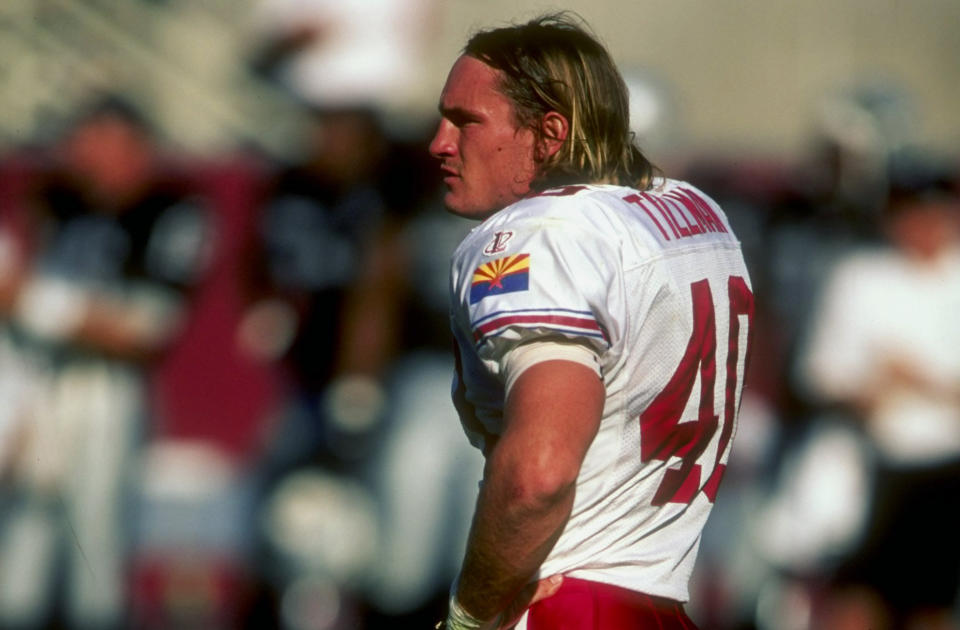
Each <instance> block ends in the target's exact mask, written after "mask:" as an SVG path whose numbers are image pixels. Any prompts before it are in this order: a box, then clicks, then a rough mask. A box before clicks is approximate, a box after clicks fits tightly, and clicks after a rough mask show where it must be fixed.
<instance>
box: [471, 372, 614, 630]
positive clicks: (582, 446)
mask: <svg viewBox="0 0 960 630" xmlns="http://www.w3.org/2000/svg"><path fill="white" fill-rule="evenodd" d="M604 398H605V392H604V388H603V384H602V382H601V381H600V379H599V378H598V377H597V375H596V374H595V373H593V372H592V371H591V370H590V369H589V368H587V367H585V366H583V365H580V364H579V363H574V362H572V361H563V360H551V361H545V362H542V363H538V364H536V365H534V366H532V367H531V368H529V369H528V370H527V371H525V372H524V373H523V374H521V375H520V377H519V378H518V379H517V382H516V383H515V384H514V386H513V389H512V390H511V392H510V395H509V396H508V398H507V401H506V408H505V410H504V419H505V430H504V433H503V435H502V436H500V439H499V440H498V441H497V443H496V445H495V446H494V447H493V449H492V450H491V451H490V452H489V453H488V455H487V463H486V468H485V472H484V483H483V488H482V489H481V492H480V497H479V499H478V501H477V509H476V514H475V515H474V520H473V527H472V530H471V532H470V538H469V541H468V544H467V552H466V556H465V559H464V563H463V569H462V571H461V574H460V580H459V585H458V589H457V600H458V601H459V602H460V604H461V606H463V608H465V609H466V611H467V612H469V613H470V614H471V615H473V616H474V617H477V618H479V619H491V618H493V617H495V616H497V615H498V614H500V613H501V612H502V611H504V609H506V608H508V607H511V608H513V606H510V605H511V602H513V600H514V599H515V598H517V596H518V594H519V593H520V592H521V590H523V588H524V586H525V585H527V583H528V582H529V581H530V579H531V578H532V577H533V576H534V574H535V573H536V571H537V569H538V568H539V567H540V565H541V563H542V562H543V561H544V559H545V558H546V557H547V554H548V553H549V551H550V549H551V548H552V547H553V545H554V543H556V541H557V538H558V537H559V535H560V533H561V532H562V531H563V528H564V526H565V524H566V522H567V519H568V518H569V516H570V510H571V508H572V507H573V499H574V490H575V485H576V479H577V474H578V473H579V471H580V465H581V464H582V462H583V458H584V456H585V455H586V452H587V449H588V448H589V446H590V444H591V443H592V442H593V438H594V436H595V435H596V433H597V430H598V428H599V425H600V418H601V416H602V413H603V403H604ZM525 594H526V593H525ZM530 594H531V595H532V592H531V593H530ZM521 610H522V608H521Z"/></svg>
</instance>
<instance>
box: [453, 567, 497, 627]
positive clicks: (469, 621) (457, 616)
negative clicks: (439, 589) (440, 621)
mask: <svg viewBox="0 0 960 630" xmlns="http://www.w3.org/2000/svg"><path fill="white" fill-rule="evenodd" d="M459 581H460V580H459V578H457V580H456V581H455V582H454V583H453V586H452V587H451V588H450V606H449V612H448V613H447V622H446V624H444V626H443V627H444V628H446V629H447V630H496V629H497V628H499V627H500V615H497V616H496V617H494V618H493V619H489V620H487V621H483V620H482V619H477V618H476V617H474V616H473V615H471V614H470V613H468V612H467V611H466V609H464V607H463V606H461V605H460V602H459V601H457V584H458V583H459Z"/></svg>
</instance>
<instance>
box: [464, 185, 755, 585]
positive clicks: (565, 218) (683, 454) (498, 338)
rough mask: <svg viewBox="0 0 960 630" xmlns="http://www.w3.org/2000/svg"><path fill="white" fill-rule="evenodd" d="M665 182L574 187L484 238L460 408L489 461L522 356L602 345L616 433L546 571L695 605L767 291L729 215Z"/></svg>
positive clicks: (471, 296)
mask: <svg viewBox="0 0 960 630" xmlns="http://www.w3.org/2000/svg"><path fill="white" fill-rule="evenodd" d="M656 184H657V185H656V186H655V187H654V188H653V189H651V190H649V191H639V190H635V189H631V188H626V187H621V186H601V185H591V186H568V187H564V188H558V189H554V190H550V191H546V192H544V193H541V194H539V195H537V196H535V197H530V198H527V199H523V200H521V201H519V202H517V203H515V204H513V205H511V206H509V207H507V208H505V209H503V210H502V211H500V212H498V213H496V214H495V215H493V216H492V217H490V218H488V219H487V220H486V221H484V222H483V223H481V224H480V225H479V226H477V227H476V228H474V230H473V231H472V232H471V233H470V234H469V235H468V236H467V238H466V239H465V240H464V241H463V243H461V245H460V247H459V248H458V249H457V250H456V252H455V253H454V255H453V260H452V273H451V291H452V295H451V297H452V302H451V304H452V307H451V308H452V311H451V320H452V328H453V332H454V336H455V338H456V342H457V350H458V368H457V375H456V377H455V381H454V397H455V399H457V403H458V409H459V410H460V412H461V419H462V421H463V424H464V428H465V430H466V432H467V435H468V436H469V438H470V440H471V442H472V443H473V444H474V445H476V446H477V447H478V448H481V449H482V448H484V445H485V442H486V439H487V437H488V436H491V435H493V436H496V435H499V434H500V433H501V432H502V430H503V405H504V398H505V394H506V392H505V381H504V379H505V367H506V365H507V364H508V361H507V359H508V357H509V356H510V354H511V352H513V351H514V350H515V349H516V348H518V346H520V345H521V344H527V343H531V342H541V341H551V340H556V341H563V342H565V343H570V342H573V343H578V344H582V345H583V346H584V347H587V348H588V349H590V350H591V351H592V352H593V353H594V354H595V355H596V357H597V361H598V363H599V371H600V375H601V378H602V379H603V383H604V386H605V389H606V403H605V407H604V411H603V419H602V421H601V424H600V429H599V432H598V434H597V436H596V438H595V439H594V441H593V443H592V444H591V446H590V448H589V450H588V452H587V455H586V459H585V460H584V462H583V466H582V468H581V470H580V475H579V477H578V479H577V488H576V498H575V502H574V506H573V511H572V513H571V515H570V519H569V521H568V523H567V525H566V527H565V529H564V531H563V533H562V535H561V536H560V539H559V540H558V541H557V543H556V545H555V546H554V548H553V550H552V551H551V552H550V554H549V556H548V558H547V559H546V561H545V562H544V564H543V565H542V567H541V570H540V575H541V576H544V577H545V576H549V575H553V574H556V573H563V574H565V575H569V576H571V577H577V578H582V579H588V580H594V581H599V582H605V583H609V584H614V585H618V586H621V587H625V588H629V589H632V590H635V591H641V592H644V593H648V594H651V595H657V596H662V597H669V598H672V599H675V600H678V601H686V600H687V599H688V592H687V583H688V581H689V577H690V573H691V571H692V568H693V563H694V560H695V557H696V554H697V549H698V546H699V542H700V534H701V531H702V529H703V526H704V524H705V522H706V519H707V516H708V514H709V512H710V509H711V507H712V503H713V500H714V498H715V496H716V493H717V486H718V484H719V483H720V479H721V477H722V476H723V471H724V468H725V464H726V461H727V456H728V454H729V452H730V446H731V441H732V438H733V435H734V433H735V432H736V415H737V409H738V406H739V401H740V393H741V389H742V385H743V378H744V366H745V363H746V356H747V350H748V343H747V342H748V335H749V331H750V320H751V318H752V313H753V295H752V293H751V288H750V279H749V277H748V275H747V269H746V267H745V266H744V262H743V257H742V255H741V251H740V244H739V242H738V241H737V239H736V238H735V236H734V235H733V233H732V232H731V230H730V225H729V223H728V221H727V219H726V217H725V216H724V214H723V212H722V211H721V209H720V208H719V206H718V205H717V204H716V203H715V202H714V201H713V200H711V199H709V198H708V197H707V196H706V195H705V194H704V193H702V192H700V191H699V190H697V189H696V188H694V187H692V186H690V185H689V184H686V183H683V182H679V181H675V180H658V181H657V182H656Z"/></svg>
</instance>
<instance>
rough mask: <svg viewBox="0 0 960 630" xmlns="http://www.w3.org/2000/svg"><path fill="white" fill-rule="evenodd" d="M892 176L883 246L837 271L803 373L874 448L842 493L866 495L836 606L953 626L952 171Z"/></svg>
mask: <svg viewBox="0 0 960 630" xmlns="http://www.w3.org/2000/svg"><path fill="white" fill-rule="evenodd" d="M891 173H892V175H891V179H890V181H891V185H890V195H889V198H888V200H887V201H886V203H885V207H884V209H883V213H882V231H883V234H884V235H885V236H886V241H887V246H886V247H870V248H864V249H862V250H861V251H858V252H855V253H853V254H850V255H848V256H847V257H845V258H844V259H842V260H841V261H840V262H839V263H838V264H837V265H836V267H835V268H834V269H833V270H832V273H831V276H830V279H829V281H828V283H827V284H826V286H825V287H824V290H823V293H822V296H821V299H820V302H819V306H818V308H817V309H816V310H815V311H814V314H813V318H812V321H811V327H812V329H811V332H810V337H809V343H808V345H807V346H806V349H805V352H804V355H803V357H802V361H801V364H800V366H801V367H800V369H801V370H802V373H803V375H804V377H805V380H806V383H807V384H808V386H809V388H810V391H811V392H812V393H813V394H814V395H815V396H817V397H819V398H820V399H821V400H822V401H823V402H825V403H827V404H829V405H835V406H838V408H839V410H840V411H841V413H843V414H846V415H847V416H848V417H852V418H854V419H856V420H858V421H861V422H862V423H863V425H862V434H863V436H864V437H865V439H866V440H867V444H868V445H869V455H870V456H868V457H866V458H864V459H863V463H864V465H866V466H869V469H868V470H867V475H868V477H869V479H870V483H869V485H868V487H867V488H866V491H867V493H868V494H867V496H866V497H863V498H862V497H855V496H854V497H850V500H851V501H854V502H857V501H862V500H866V501H868V503H867V512H866V523H867V525H866V532H865V533H864V535H863V538H862V540H861V542H860V544H859V545H858V546H857V547H855V548H854V549H853V550H852V552H851V553H850V554H849V557H847V558H846V559H845V560H844V561H843V562H842V563H840V564H839V566H838V567H837V568H836V570H835V572H834V577H835V580H836V583H837V584H836V586H837V588H838V589H839V588H840V587H842V590H838V591H837V593H838V595H837V598H838V599H837V600H831V603H832V604H833V608H831V611H832V612H833V613H836V614H838V613H839V612H840V611H843V612H844V613H845V614H849V611H850V609H851V608H853V607H863V606H872V607H874V608H875V610H872V611H869V612H860V613H859V614H861V615H863V616H861V617H860V618H864V617H866V618H869V617H873V618H874V619H880V620H885V621H879V622H877V623H879V624H881V625H880V626H879V627H891V628H936V629H944V630H947V629H951V628H956V627H957V625H956V621H955V619H954V610H955V607H956V603H957V601H956V598H957V595H958V591H960V581H958V578H960V545H958V543H957V540H956V532H957V531H958V530H960V510H958V509H957V507H956V502H955V501H953V500H952V499H950V497H955V496H957V495H958V493H960V355H958V353H957V352H956V348H958V347H960V326H958V325H957V318H956V313H957V312H958V310H957V309H958V308H960V195H958V190H957V181H956V179H955V175H954V174H953V173H949V172H947V173H942V172H938V171H934V172H928V169H925V168H923V167H922V166H921V165H915V164H900V165H897V166H896V167H895V168H893V169H892V171H891ZM844 595H849V597H846V598H844V597H843V596H844Z"/></svg>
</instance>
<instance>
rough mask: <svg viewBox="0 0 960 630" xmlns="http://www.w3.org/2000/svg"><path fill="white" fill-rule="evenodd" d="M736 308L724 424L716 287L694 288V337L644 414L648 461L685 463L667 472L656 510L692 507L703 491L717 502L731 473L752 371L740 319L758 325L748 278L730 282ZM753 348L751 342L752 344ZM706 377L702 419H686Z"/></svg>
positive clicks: (730, 338)
mask: <svg viewBox="0 0 960 630" xmlns="http://www.w3.org/2000/svg"><path fill="white" fill-rule="evenodd" d="M726 288H727V294H728V296H729V304H730V320H729V321H730V327H729V330H728V331H727V332H728V334H727V349H728V350H727V357H726V365H724V366H723V368H724V375H723V378H724V383H725V387H724V389H723V392H724V400H723V422H722V424H721V423H720V420H719V416H718V414H717V413H716V411H715V409H716V407H715V401H714V392H715V391H716V388H715V384H716V378H717V343H718V340H717V325H716V316H715V313H714V306H713V294H712V292H711V290H710V283H709V282H708V281H707V280H700V281H698V282H694V283H693V284H691V285H690V291H691V293H692V297H693V333H692V334H691V335H690V341H689V342H687V348H686V351H685V352H684V353H683V358H682V359H681V360H680V365H678V366H677V369H676V371H675V372H674V373H673V376H672V377H671V378H670V381H669V382H668V383H667V385H666V387H665V388H664V389H663V391H661V392H660V393H659V394H658V395H657V397H656V398H654V400H653V402H651V403H650V406H649V407H648V408H647V409H646V411H644V412H643V414H641V415H640V435H641V448H640V457H641V459H642V461H644V462H647V461H651V460H659V461H664V462H667V461H670V460H671V459H672V458H677V457H679V458H680V465H679V467H675V468H667V469H666V472H665V474H664V477H663V480H662V481H661V482H660V486H659V488H658V489H657V492H656V494H655V495H654V498H653V504H654V505H664V504H666V503H690V502H691V501H693V499H694V497H696V496H697V494H698V493H699V492H700V491H701V490H702V491H703V493H704V494H705V495H706V497H707V499H708V500H709V501H711V502H713V501H714V499H715V498H716V495H717V488H718V487H719V486H720V479H721V478H722V477H723V472H724V470H725V469H726V465H725V464H723V463H722V462H723V461H724V456H725V455H726V452H727V449H728V448H729V447H730V438H731V437H732V436H733V428H734V423H735V420H736V414H737V406H738V405H739V400H738V398H739V396H738V393H739V391H740V387H739V385H741V384H742V383H741V382H740V378H739V376H738V375H742V374H743V372H744V371H745V368H746V357H747V355H748V354H749V348H746V349H744V350H745V352H744V353H743V355H742V356H741V354H740V317H741V316H745V317H746V319H747V322H746V324H747V330H746V331H745V332H747V331H749V330H750V329H751V328H752V323H753V293H751V291H750V288H749V287H748V286H747V283H746V282H745V281H744V279H743V278H741V277H739V276H732V277H730V278H729V279H728V281H727V287H726ZM747 345H748V347H749V343H748V344H747ZM698 375H699V377H700V405H699V410H698V412H697V417H696V419H695V420H694V419H684V418H683V417H682V416H683V414H684V410H685V409H686V408H687V404H688V403H689V401H690V396H691V393H692V392H693V387H694V384H695V383H696V381H697V376H698ZM718 426H719V427H720V428H721V430H720V440H719V443H718V444H717V453H716V457H715V459H714V461H713V466H712V469H711V470H710V472H709V475H710V476H709V477H708V478H707V480H706V482H705V483H701V476H702V472H703V471H702V466H701V465H700V464H699V463H698V462H699V461H700V460H701V456H702V455H703V454H704V451H705V450H706V449H707V446H708V445H709V444H710V441H711V440H712V439H713V437H714V435H715V434H716V432H717V429H718Z"/></svg>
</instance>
